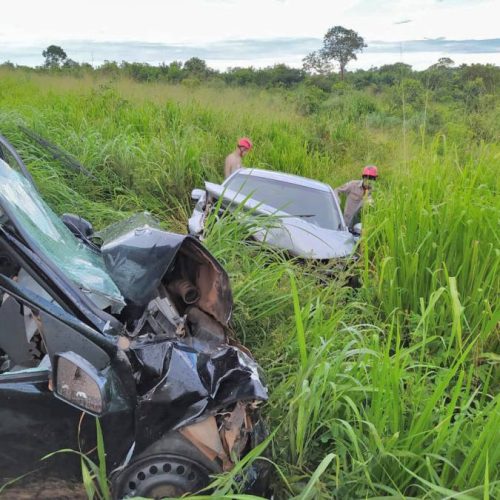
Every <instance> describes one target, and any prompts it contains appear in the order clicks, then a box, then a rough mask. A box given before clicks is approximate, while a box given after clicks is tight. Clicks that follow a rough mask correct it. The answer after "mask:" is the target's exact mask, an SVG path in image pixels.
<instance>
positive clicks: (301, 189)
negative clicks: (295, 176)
mask: <svg viewBox="0 0 500 500" xmlns="http://www.w3.org/2000/svg"><path fill="white" fill-rule="evenodd" d="M225 186H226V187H228V188H229V189H231V190H232V191H236V192H238V193H241V194H243V195H246V196H250V197H251V198H252V199H253V200H256V201H258V202H260V203H264V204H265V205H269V206H271V207H273V208H275V209H277V210H281V211H282V212H285V213H287V214H289V215H292V216H300V217H302V218H304V220H306V221H307V222H310V223H312V224H314V225H316V226H319V227H322V228H324V229H334V230H336V229H339V227H340V217H339V214H338V211H337V207H336V206H335V204H334V202H333V198H332V195H331V193H329V192H327V191H321V190H319V189H314V188H310V187H307V186H301V185H300V184H292V183H290V182H283V181H277V180H274V179H265V178H263V177H258V176H256V175H245V174H236V175H234V176H233V177H231V179H230V180H229V182H228V183H226V184H225Z"/></svg>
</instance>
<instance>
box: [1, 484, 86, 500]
mask: <svg viewBox="0 0 500 500" xmlns="http://www.w3.org/2000/svg"><path fill="white" fill-rule="evenodd" d="M33 498H36V499H38V500H86V499H87V495H86V494H85V490H84V488H83V485H82V484H80V483H76V482H71V481H64V480H61V479H48V480H41V481H36V482H31V483H29V484H21V483H19V484H17V483H16V484H13V485H12V486H11V487H8V488H6V489H5V490H4V491H3V493H1V494H0V499H1V500H32V499H33Z"/></svg>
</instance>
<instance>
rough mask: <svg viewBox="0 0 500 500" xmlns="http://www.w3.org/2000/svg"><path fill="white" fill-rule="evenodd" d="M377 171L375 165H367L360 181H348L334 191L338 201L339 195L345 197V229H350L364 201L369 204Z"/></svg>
mask: <svg viewBox="0 0 500 500" xmlns="http://www.w3.org/2000/svg"><path fill="white" fill-rule="evenodd" d="M377 177H378V170H377V167H376V166H375V165H368V166H366V167H365V168H364V169H363V174H362V180H360V181H357V180H356V181H349V182H347V183H345V184H344V185H342V186H340V187H338V188H337V189H335V194H336V195H337V198H339V199H340V197H339V194H340V193H342V194H345V195H346V202H345V207H344V220H345V223H346V224H347V227H349V228H351V226H352V225H353V221H354V218H355V217H356V215H357V214H358V212H359V211H360V210H361V207H362V206H363V204H364V203H365V201H366V200H368V201H369V202H371V192H372V189H373V183H374V181H376V180H377Z"/></svg>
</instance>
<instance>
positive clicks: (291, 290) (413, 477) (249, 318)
mask: <svg viewBox="0 0 500 500" xmlns="http://www.w3.org/2000/svg"><path fill="white" fill-rule="evenodd" d="M245 96H246V97H245ZM244 97H245V99H243V98H244ZM239 100H242V101H243V105H242V106H241V107H238V106H237V103H238V102H239ZM430 111H433V112H436V113H440V112H441V110H440V108H438V107H437V106H436V107H435V108H432V109H431V110H430ZM491 112H492V113H494V112H495V110H492V111H491ZM443 113H444V111H443ZM446 113H447V115H446V117H447V120H450V123H449V124H448V125H447V127H448V128H447V129H446V131H441V132H439V133H437V134H432V135H429V134H426V133H425V132H422V129H421V126H425V124H426V122H422V121H421V120H423V119H425V118H422V114H421V113H420V114H418V113H416V114H415V116H413V117H412V120H411V121H410V126H409V128H408V130H407V131H406V134H407V136H406V141H405V144H404V146H403V141H402V132H401V119H400V116H399V115H398V114H397V113H394V114H391V112H390V110H389V109H388V107H387V104H386V103H385V101H384V96H382V97H376V96H371V97H370V98H369V99H368V100H363V98H362V97H361V96H360V95H359V94H356V93H352V94H346V95H343V96H342V97H341V98H339V99H333V100H331V101H330V102H326V103H325V104H324V105H323V108H322V110H321V112H320V113H319V114H318V115H313V116H309V117H304V116H300V115H299V114H298V113H297V112H296V108H295V105H294V104H293V100H292V99H290V96H289V95H287V94H286V93H285V92H281V93H280V92H278V91H274V92H270V93H266V92H263V91H251V92H248V93H247V91H246V90H239V89H211V88H196V89H192V88H187V87H183V86H178V87H173V86H163V85H139V84H135V83H132V82H130V81H127V80H119V81H117V82H98V81H87V80H75V81H73V80H72V79H67V78H66V79H65V78H54V77H50V78H49V77H32V78H26V79H24V80H23V79H22V78H19V77H18V76H17V75H13V74H10V73H7V74H5V75H2V78H1V80H0V120H1V130H0V132H1V133H3V134H5V135H7V136H8V137H9V139H11V140H12V142H14V144H15V145H16V146H17V147H19V149H20V151H21V153H22V156H23V158H25V159H26V161H27V163H28V165H29V168H30V171H31V172H32V173H33V176H34V177H35V179H36V181H37V183H38V185H39V187H40V190H41V191H42V193H43V195H44V197H45V198H46V199H47V201H48V202H49V203H50V204H51V205H52V206H53V207H54V208H55V209H56V211H57V212H59V213H62V212H65V211H70V212H77V213H80V214H81V215H83V216H85V217H86V218H88V219H89V220H91V221H92V222H93V223H94V224H95V225H96V227H98V228H99V227H102V226H103V225H106V224H108V223H110V222H112V221H114V220H116V219H117V218H123V217H126V216H127V215H129V214H131V213H133V212H135V211H138V210H144V209H147V210H149V211H151V212H152V213H154V214H155V215H157V216H158V217H159V218H160V219H161V221H162V224H163V225H164V226H165V227H166V228H167V229H170V230H177V231H181V232H184V231H185V229H186V221H187V218H188V216H189V214H190V211H191V202H190V191H191V189H192V188H194V187H201V186H202V185H203V181H204V180H205V179H210V180H214V181H217V180H220V179H221V175H222V164H223V158H224V155H225V154H227V153H228V152H229V151H230V150H231V149H232V148H233V143H234V140H235V139H236V137H238V136H239V135H249V136H250V137H252V139H253V140H254V141H255V143H256V148H255V152H253V153H252V154H251V155H250V156H249V157H248V160H247V163H248V164H249V165H255V166H261V167H264V168H265V167H271V168H273V169H278V170H284V171H289V172H292V173H298V174H302V175H306V176H310V177H315V178H319V179H321V180H324V181H327V182H330V183H331V184H332V185H338V184H340V183H341V182H344V181H346V180H348V179H350V178H356V177H358V175H359V170H360V167H361V166H362V165H363V164H364V163H371V162H373V163H376V164H378V165H379V166H380V167H381V174H382V175H381V181H380V183H379V186H377V188H378V189H377V193H376V195H375V204H374V206H373V207H370V208H369V209H367V210H366V211H365V214H364V219H363V231H364V235H363V240H362V243H361V250H360V252H361V259H360V262H359V263H358V265H359V267H360V273H361V276H362V281H363V286H362V287H361V288H359V289H354V290H353V289H351V288H348V287H346V286H344V283H343V281H342V280H332V281H331V282H328V283H324V282H323V281H321V280H318V277H317V275H315V273H314V272H313V270H312V269H310V268H308V267H304V266H300V265H298V264H297V263H295V262H293V261H289V260H286V259H284V258H283V256H282V255H281V254H280V253H278V252H275V251H273V250H272V249H269V248H266V247H265V246H262V245H256V244H254V243H252V242H251V241H250V240H249V239H248V231H249V229H251V227H250V228H249V227H248V226H245V225H242V224H241V223H239V222H238V221H237V220H231V218H229V219H226V220H225V221H224V223H223V224H222V223H216V224H213V225H210V227H211V229H210V231H209V233H208V234H207V238H206V241H205V244H206V245H207V246H208V248H209V249H210V250H211V251H212V252H213V253H214V255H215V256H216V257H217V258H218V259H219V260H220V261H221V262H222V264H223V265H224V266H225V268H226V269H227V271H228V273H229V275H230V277H231V280H232V286H233V295H234V299H235V307H234V314H233V328H234V332H235V334H236V335H237V336H238V338H239V339H240V340H241V341H242V342H244V343H245V344H246V345H247V346H248V347H249V348H250V349H251V350H252V351H253V353H254V355H255V356H256V358H257V360H258V361H259V363H260V365H261V366H262V367H263V369H264V372H265V374H266V377H267V380H268V383H269V386H270V401H269V403H268V404H267V405H266V407H265V408H264V412H265V416H266V419H267V421H268V424H269V427H270V428H271V429H273V430H275V431H276V432H275V434H274V436H273V439H272V442H271V444H270V445H269V446H270V451H271V453H270V455H271V459H272V461H273V463H274V464H275V466H276V474H275V475H274V477H275V480H274V481H275V491H276V497H277V498H278V499H281V498H292V497H294V498H301V499H306V498H310V499H312V498H314V499H316V498H319V499H321V498H325V499H331V498H338V499H344V498H373V499H375V498H382V497H386V498H425V499H437V498H460V499H472V498H483V499H487V498H492V499H493V498H498V497H499V496H500V448H499V447H498V443H499V442H500V393H499V390H498V389H499V387H500V385H499V383H500V370H499V367H500V358H499V357H498V348H499V346H500V330H499V326H498V325H499V324H500V312H499V307H498V297H499V296H500V293H499V292H500V289H499V287H500V281H499V272H498V271H499V260H500V245H499V230H498V229H499V228H498V225H499V220H500V213H499V212H500V206H499V201H498V199H499V198H498V192H499V176H498V173H497V172H498V167H499V166H500V149H499V146H498V144H496V143H494V142H491V143H485V142H482V143H481V142H474V141H471V140H470V137H471V135H470V130H469V129H468V128H467V125H466V121H465V119H464V116H463V115H462V114H461V112H460V111H457V110H446ZM20 123H22V124H24V125H26V126H28V127H29V128H32V129H33V130H35V131H37V132H38V133H40V134H41V135H43V136H45V137H47V138H48V139H49V140H51V141H53V142H54V143H56V144H58V145H60V146H62V147H64V148H65V149H67V150H68V151H69V152H71V153H72V154H74V155H75V156H76V157H77V158H78V159H79V160H80V161H81V162H82V163H83V164H84V165H85V166H86V167H87V168H89V169H90V171H91V172H92V173H93V174H94V175H95V176H96V177H97V182H96V181H95V180H92V179H89V178H86V177H85V176H82V175H80V174H75V173H73V172H70V171H68V170H67V169H65V168H64V167H62V166H61V165H60V164H59V163H58V162H57V161H54V160H53V159H51V158H49V157H48V156H47V155H46V154H45V153H43V152H42V151H41V150H40V149H39V148H38V147H36V146H33V145H32V144H31V143H30V142H29V141H28V140H27V138H26V137H24V136H23V134H22V133H21V132H20V131H19V130H18V128H17V125H18V124H20ZM444 132H449V134H448V135H446V134H445V133H444ZM224 481H226V482H224ZM218 484H219V485H220V487H221V488H222V490H221V491H223V493H221V495H222V496H221V498H244V497H238V496H237V495H238V494H237V492H236V490H235V489H234V488H235V487H234V484H233V482H232V479H231V477H230V476H227V477H226V479H224V478H223V479H221V480H220V483H218ZM231 492H232V493H231Z"/></svg>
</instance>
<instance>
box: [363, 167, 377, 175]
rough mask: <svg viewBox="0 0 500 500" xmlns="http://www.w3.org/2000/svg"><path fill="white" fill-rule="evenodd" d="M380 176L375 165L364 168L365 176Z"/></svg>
mask: <svg viewBox="0 0 500 500" xmlns="http://www.w3.org/2000/svg"><path fill="white" fill-rule="evenodd" d="M365 176H367V177H378V170H377V167H376V166H375V165H367V166H366V167H365V168H364V169H363V177H365Z"/></svg>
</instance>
